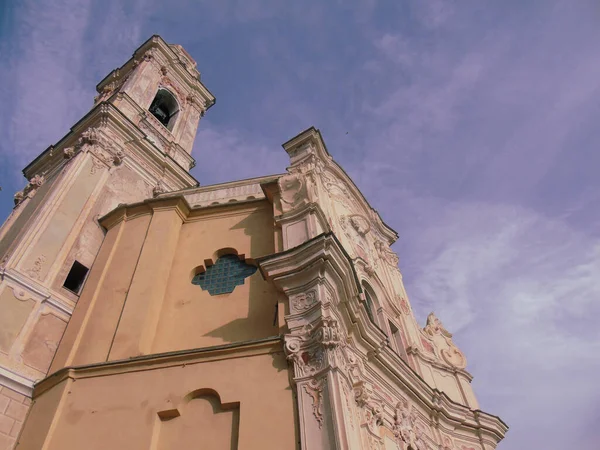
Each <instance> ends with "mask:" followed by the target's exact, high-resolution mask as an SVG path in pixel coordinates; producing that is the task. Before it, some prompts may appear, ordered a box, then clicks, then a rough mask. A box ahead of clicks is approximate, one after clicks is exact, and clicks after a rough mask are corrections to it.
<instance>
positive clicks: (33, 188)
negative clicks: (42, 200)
mask: <svg viewBox="0 0 600 450" xmlns="http://www.w3.org/2000/svg"><path fill="white" fill-rule="evenodd" d="M45 182H46V177H45V176H44V174H43V173H42V174H41V175H35V176H34V177H33V178H31V179H30V180H29V183H27V186H25V188H23V190H22V191H19V192H17V193H16V194H15V196H14V202H15V206H18V205H19V204H20V203H21V202H23V200H25V199H26V198H28V197H29V198H31V197H33V196H34V195H35V193H36V192H37V190H38V188H39V187H40V186H42V185H43V184H44V183H45Z"/></svg>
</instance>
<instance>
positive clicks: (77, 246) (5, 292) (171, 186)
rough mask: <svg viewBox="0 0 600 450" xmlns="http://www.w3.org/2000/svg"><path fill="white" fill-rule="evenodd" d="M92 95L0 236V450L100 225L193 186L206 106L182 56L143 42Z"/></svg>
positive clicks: (57, 332) (208, 97)
mask: <svg viewBox="0 0 600 450" xmlns="http://www.w3.org/2000/svg"><path fill="white" fill-rule="evenodd" d="M97 91H98V95H97V96H96V98H95V99H94V106H93V108H92V109H91V110H90V112H89V113H87V114H86V115H85V116H84V117H83V118H82V119H81V120H80V121H79V122H77V123H76V124H75V125H74V126H73V127H72V128H71V130H70V131H69V133H67V135H66V136H64V137H63V138H62V139H61V140H60V141H59V142H57V143H56V144H54V145H51V146H50V147H48V148H47V149H46V150H45V151H43V152H42V153H41V154H40V155H39V156H38V157H37V158H35V159H34V160H33V161H32V162H31V163H30V164H29V165H28V166H27V167H25V169H24V170H23V174H24V175H25V177H26V178H27V179H28V180H29V182H28V184H27V186H26V187H25V188H24V189H23V190H22V191H19V192H17V194H16V195H15V208H14V210H13V212H12V213H11V215H10V216H9V217H8V219H7V220H6V222H5V223H4V225H3V226H2V227H1V228H0V425H1V426H0V448H4V446H3V444H5V443H6V446H7V448H9V446H10V445H11V442H13V441H14V439H15V436H16V435H17V433H18V431H19V429H20V424H21V423H22V421H23V419H24V416H25V414H26V411H27V408H28V404H29V401H30V400H29V399H30V396H31V389H32V386H33V384H34V382H35V381H36V380H39V379H42V378H43V377H45V376H46V374H47V370H48V368H49V366H50V363H51V361H52V358H53V357H54V353H55V350H56V347H57V346H58V343H59V342H60V340H61V337H62V334H63V332H64V329H65V327H66V324H67V322H68V320H69V318H70V316H71V313H72V311H73V309H74V307H75V305H76V303H77V300H78V298H79V293H80V292H81V289H82V287H83V285H84V284H85V281H86V277H87V274H88V272H89V270H90V268H91V266H92V264H93V263H94V260H95V258H96V255H97V253H98V251H99V249H100V246H101V244H102V242H103V240H104V230H103V229H102V227H101V226H100V225H99V223H98V218H99V217H102V216H103V215H105V214H106V213H108V212H109V211H111V210H112V209H114V208H115V207H116V206H118V205H119V204H121V203H128V204H130V203H137V202H142V201H144V200H146V199H148V198H152V197H154V196H156V195H158V194H160V193H163V192H168V191H175V190H179V189H184V188H189V187H194V186H197V185H198V182H197V181H196V180H195V179H194V177H193V176H192V175H190V173H189V170H190V169H191V168H193V167H194V165H195V161H194V159H193V158H192V156H191V151H192V146H193V142H194V138H195V135H196V130H197V128H198V123H199V121H200V118H201V117H202V116H203V115H204V113H205V112H206V110H207V109H208V108H210V106H212V105H213V104H214V102H215V98H214V96H213V95H212V94H211V93H210V92H209V91H208V90H207V89H206V87H205V86H204V85H203V84H202V82H201V81H200V73H199V72H198V70H197V69H196V63H195V62H194V61H193V59H192V58H191V57H190V55H189V54H188V53H187V52H186V51H185V50H184V49H183V48H182V47H181V46H179V45H172V44H167V43H166V42H165V41H164V40H163V39H162V38H161V37H159V36H152V37H151V38H150V39H149V40H147V41H146V42H145V43H144V44H142V45H141V46H140V47H139V48H138V49H137V50H136V51H135V52H134V54H133V57H132V58H131V59H129V61H127V62H126V63H125V64H124V65H123V66H122V67H120V68H118V69H115V70H113V71H112V72H111V73H110V74H109V75H108V76H106V77H105V78H104V79H103V80H102V81H101V82H100V83H99V84H98V86H97ZM4 431H6V432H4Z"/></svg>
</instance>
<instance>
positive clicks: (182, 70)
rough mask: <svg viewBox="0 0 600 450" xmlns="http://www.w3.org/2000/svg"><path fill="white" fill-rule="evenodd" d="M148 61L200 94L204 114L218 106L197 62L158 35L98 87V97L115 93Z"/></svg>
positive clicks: (145, 43)
mask: <svg viewBox="0 0 600 450" xmlns="http://www.w3.org/2000/svg"><path fill="white" fill-rule="evenodd" d="M144 59H153V60H156V62H157V64H158V65H159V66H160V67H161V68H164V69H165V70H172V71H174V72H175V73H176V74H177V75H178V77H179V78H180V79H181V80H183V81H184V82H185V83H186V84H187V86H188V87H189V88H191V89H192V90H193V91H194V92H195V93H196V94H197V95H198V99H197V100H199V101H198V102H197V103H199V104H200V105H201V109H202V112H203V113H204V112H206V110H208V108H210V107H211V106H212V105H214V104H215V96H214V95H213V94H212V93H211V92H210V91H209V90H208V89H207V88H206V86H204V84H203V83H202V82H201V81H200V72H199V71H198V70H197V69H196V62H195V61H194V60H193V59H192V58H191V56H190V55H189V54H188V53H187V52H186V51H185V50H183V48H182V47H180V46H177V45H171V44H168V43H167V42H165V40H164V39H163V38H162V37H160V36H158V35H154V36H152V37H150V38H149V39H148V40H147V41H146V42H144V43H143V44H142V45H140V47H138V48H137V50H135V52H133V56H132V57H131V58H130V59H129V60H127V62H126V63H125V64H123V65H122V66H121V67H119V68H117V69H114V70H113V71H112V72H110V73H109V74H108V75H107V76H106V77H104V78H103V79H102V80H101V81H100V83H98V85H97V86H96V91H97V92H98V94H100V96H102V95H103V94H105V93H107V92H112V91H114V90H115V88H116V87H118V86H120V85H121V84H122V83H124V82H125V80H126V78H127V76H128V74H129V73H130V72H131V71H132V70H133V69H135V68H136V67H137V66H138V65H139V64H140V62H141V61H143V60H144Z"/></svg>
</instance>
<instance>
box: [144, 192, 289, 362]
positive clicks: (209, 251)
mask: <svg viewBox="0 0 600 450" xmlns="http://www.w3.org/2000/svg"><path fill="white" fill-rule="evenodd" d="M254 205H256V206H251V207H247V208H239V207H231V208H229V207H224V208H219V209H214V210H213V212H211V213H208V214H203V215H202V216H199V217H197V218H193V219H191V221H190V222H188V223H185V224H184V225H183V227H182V229H181V234H180V236H179V242H178V245H177V251H176V253H175V258H174V260H173V266H172V269H171V273H170V277H169V281H168V286H167V293H168V294H167V296H166V298H165V301H164V303H163V307H162V310H161V313H160V319H159V322H158V327H157V332H156V338H155V340H154V343H153V346H152V351H153V352H163V351H171V350H179V349H184V348H197V347H205V346H210V345H219V344H223V343H229V342H238V341H245V340H251V339H258V338H262V337H267V336H273V335H276V334H278V329H277V326H274V325H273V318H274V314H275V304H276V303H277V294H276V291H275V288H274V287H273V286H272V285H271V284H269V283H267V282H266V281H264V280H263V278H262V276H261V275H260V273H259V271H258V270H257V271H256V272H255V273H254V274H253V275H251V276H250V277H248V278H246V279H245V282H244V284H243V285H241V286H237V287H236V288H235V290H234V291H233V292H232V293H230V294H221V295H216V296H212V295H210V294H209V293H208V291H204V290H202V289H201V288H200V286H197V285H193V284H192V283H191V280H192V277H193V275H194V269H195V268H196V267H198V266H200V265H204V260H205V259H213V260H214V261H216V259H217V257H216V252H217V251H219V250H221V249H224V248H233V249H235V250H237V252H238V255H242V254H243V255H245V257H246V258H247V259H248V258H250V259H255V258H258V257H259V256H264V255H267V254H271V253H273V252H274V251H275V249H274V239H273V234H274V230H273V216H272V209H271V207H270V205H269V204H268V203H267V202H266V201H265V202H259V203H255V204H254Z"/></svg>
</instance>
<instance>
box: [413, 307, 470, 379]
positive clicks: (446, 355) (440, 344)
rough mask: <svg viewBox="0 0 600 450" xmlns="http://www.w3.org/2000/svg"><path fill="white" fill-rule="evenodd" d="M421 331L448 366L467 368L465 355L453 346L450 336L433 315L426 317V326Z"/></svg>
mask: <svg viewBox="0 0 600 450" xmlns="http://www.w3.org/2000/svg"><path fill="white" fill-rule="evenodd" d="M423 331H424V332H425V333H426V334H427V335H429V336H430V337H431V340H432V341H433V343H434V345H435V346H436V347H437V349H438V350H439V353H440V355H441V356H442V359H443V360H444V361H445V362H446V363H447V364H449V365H451V366H454V367H457V368H459V369H464V368H465V367H466V366H467V359H466V358H465V355H464V354H463V353H462V352H461V351H460V350H459V349H458V347H456V345H454V342H453V341H452V334H451V333H450V332H448V330H446V328H444V325H443V324H442V322H441V321H440V319H438V318H437V317H436V315H435V314H434V313H430V314H429V315H428V316H427V324H426V325H425V328H423Z"/></svg>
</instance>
